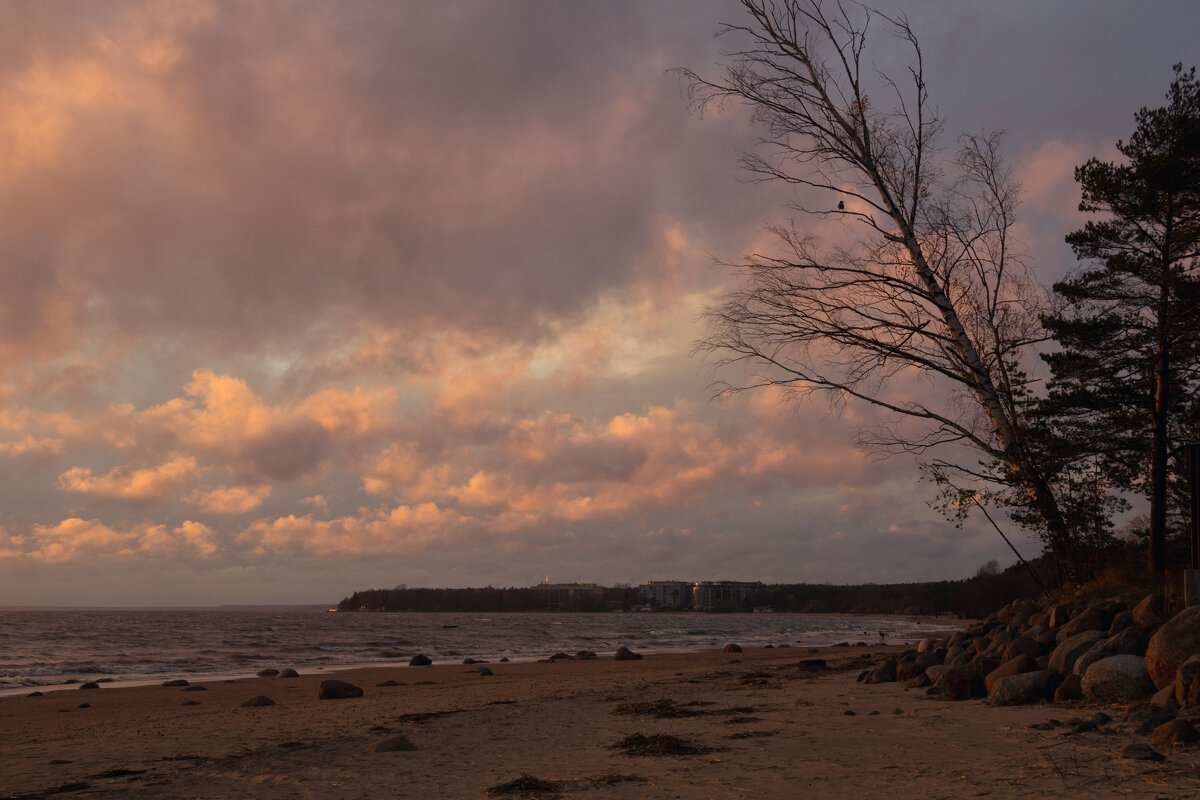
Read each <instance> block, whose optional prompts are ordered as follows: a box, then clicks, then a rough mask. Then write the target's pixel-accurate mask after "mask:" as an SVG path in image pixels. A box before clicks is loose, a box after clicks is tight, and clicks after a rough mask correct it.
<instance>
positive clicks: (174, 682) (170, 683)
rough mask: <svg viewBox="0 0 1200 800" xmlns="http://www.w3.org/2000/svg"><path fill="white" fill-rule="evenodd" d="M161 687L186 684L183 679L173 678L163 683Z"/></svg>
mask: <svg viewBox="0 0 1200 800" xmlns="http://www.w3.org/2000/svg"><path fill="white" fill-rule="evenodd" d="M162 685H163V686H187V685H188V682H187V681H186V680H185V679H183V678H173V679H171V680H169V681H163V682H162Z"/></svg>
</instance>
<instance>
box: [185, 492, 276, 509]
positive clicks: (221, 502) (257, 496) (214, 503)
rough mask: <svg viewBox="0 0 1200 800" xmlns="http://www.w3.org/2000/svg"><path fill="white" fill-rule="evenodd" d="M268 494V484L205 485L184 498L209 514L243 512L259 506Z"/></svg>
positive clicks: (269, 493)
mask: <svg viewBox="0 0 1200 800" xmlns="http://www.w3.org/2000/svg"><path fill="white" fill-rule="evenodd" d="M270 496H271V487H270V486H269V485H263V486H231V487H226V486H217V487H207V486H205V487H201V488H198V489H196V490H194V491H193V492H192V493H191V494H190V495H188V497H187V498H186V499H187V502H189V503H191V504H192V505H194V506H197V507H199V508H202V509H203V510H205V511H207V512H209V513H210V514H245V513H246V512H247V511H253V510H254V509H256V508H258V507H259V506H261V505H262V504H263V501H264V500H266V499H267V498H268V497H270Z"/></svg>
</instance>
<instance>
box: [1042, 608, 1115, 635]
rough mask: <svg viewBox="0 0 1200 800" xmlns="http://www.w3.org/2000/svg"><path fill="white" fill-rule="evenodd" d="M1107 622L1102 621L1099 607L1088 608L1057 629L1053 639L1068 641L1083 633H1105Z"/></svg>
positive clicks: (1101, 612)
mask: <svg viewBox="0 0 1200 800" xmlns="http://www.w3.org/2000/svg"><path fill="white" fill-rule="evenodd" d="M1107 630H1108V622H1107V621H1105V619H1104V612H1103V611H1101V610H1100V608H1099V606H1088V607H1087V608H1085V609H1084V610H1083V611H1081V612H1079V613H1078V614H1076V615H1075V616H1074V617H1072V618H1071V621H1070V622H1068V623H1067V624H1066V625H1063V626H1062V627H1061V628H1059V629H1058V633H1057V634H1055V638H1056V639H1058V641H1060V642H1064V641H1066V640H1067V639H1070V638H1071V637H1072V636H1077V635H1079V634H1081V633H1083V632H1084V631H1107Z"/></svg>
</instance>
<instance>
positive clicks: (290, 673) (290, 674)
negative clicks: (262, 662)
mask: <svg viewBox="0 0 1200 800" xmlns="http://www.w3.org/2000/svg"><path fill="white" fill-rule="evenodd" d="M279 677H281V678H299V677H300V673H299V672H296V670H294V669H292V668H291V667H288V668H287V669H282V670H280V671H279Z"/></svg>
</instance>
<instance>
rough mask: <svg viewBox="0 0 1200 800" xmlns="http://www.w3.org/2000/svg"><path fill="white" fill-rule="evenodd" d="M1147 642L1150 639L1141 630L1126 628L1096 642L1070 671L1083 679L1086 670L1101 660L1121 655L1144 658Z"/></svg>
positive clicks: (1076, 661) (1077, 660)
mask: <svg viewBox="0 0 1200 800" xmlns="http://www.w3.org/2000/svg"><path fill="white" fill-rule="evenodd" d="M1149 642H1150V637H1149V636H1148V635H1147V634H1146V632H1145V631H1143V630H1142V629H1141V628H1127V629H1126V630H1123V631H1121V632H1120V633H1118V634H1117V635H1116V636H1112V637H1110V638H1108V639H1101V640H1100V641H1098V642H1096V643H1095V644H1094V645H1092V646H1091V647H1090V648H1089V649H1088V651H1087V652H1086V653H1084V654H1083V655H1081V656H1080V657H1079V658H1078V659H1076V660H1075V666H1074V667H1073V668H1072V669H1073V671H1074V672H1075V674H1076V675H1079V676H1080V677H1083V674H1084V673H1085V672H1087V668H1088V667H1090V666H1091V665H1092V664H1095V663H1096V662H1097V661H1099V660H1100V659H1102V658H1108V657H1109V656H1121V655H1133V656H1144V655H1146V646H1147V645H1148V644H1149Z"/></svg>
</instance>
